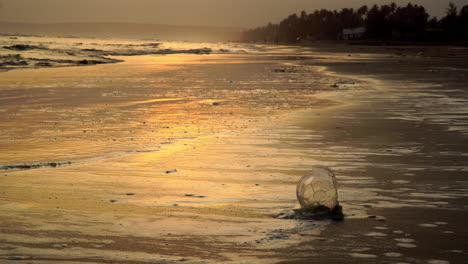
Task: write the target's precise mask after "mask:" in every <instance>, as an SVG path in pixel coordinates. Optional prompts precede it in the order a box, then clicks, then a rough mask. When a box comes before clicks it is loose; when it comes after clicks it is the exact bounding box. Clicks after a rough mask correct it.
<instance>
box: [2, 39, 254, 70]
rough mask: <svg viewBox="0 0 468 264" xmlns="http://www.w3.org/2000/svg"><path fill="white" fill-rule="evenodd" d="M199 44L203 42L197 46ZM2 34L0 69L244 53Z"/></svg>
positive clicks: (180, 45)
mask: <svg viewBox="0 0 468 264" xmlns="http://www.w3.org/2000/svg"><path fill="white" fill-rule="evenodd" d="M197 45H200V46H201V45H203V46H201V47H200V46H199V47H196V46H197ZM227 46H228V45H226V44H212V43H209V44H208V43H206V46H205V44H202V43H198V44H197V43H160V42H148V41H138V40H134V41H133V40H115V41H113V40H100V39H78V38H77V39H70V38H46V37H26V36H17V37H16V36H15V37H12V36H0V70H3V71H5V70H11V69H17V68H41V67H63V66H83V65H95V64H104V63H116V62H121V61H122V60H121V59H116V58H113V57H119V56H140V55H171V54H198V55H207V54H226V53H229V54H236V53H237V54H243V53H246V51H245V50H239V49H238V48H237V47H236V45H231V46H230V47H232V48H233V50H230V49H227V48H226V47H227Z"/></svg>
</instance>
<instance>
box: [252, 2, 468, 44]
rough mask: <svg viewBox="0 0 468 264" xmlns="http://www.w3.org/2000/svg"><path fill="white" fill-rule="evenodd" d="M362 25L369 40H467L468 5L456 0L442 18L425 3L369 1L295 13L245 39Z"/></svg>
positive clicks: (279, 38) (295, 37)
mask: <svg viewBox="0 0 468 264" xmlns="http://www.w3.org/2000/svg"><path fill="white" fill-rule="evenodd" d="M356 28H362V29H363V30H364V31H365V33H363V34H362V36H360V37H361V38H362V39H369V40H400V41H434V42H446V41H467V40H468V5H465V6H464V7H462V8H461V9H460V10H458V8H457V6H455V5H454V4H453V3H450V4H449V6H448V7H447V9H446V12H445V16H444V17H443V18H441V19H437V18H436V17H432V18H430V16H429V14H428V13H427V11H426V9H425V8H424V7H423V6H422V5H417V4H411V3H408V4H407V5H406V6H398V5H397V4H395V3H391V4H388V5H381V6H378V5H373V6H372V7H370V8H369V7H368V6H366V5H364V6H362V7H360V8H357V9H354V8H343V9H341V10H340V11H338V10H334V11H330V10H327V9H321V10H315V11H314V12H312V13H310V14H307V13H306V12H305V11H302V12H301V13H300V14H299V15H297V14H292V15H290V16H288V17H287V18H286V19H283V20H282V21H281V22H280V23H279V24H272V23H269V24H268V25H266V26H263V27H258V28H255V29H251V30H248V31H246V32H244V34H243V40H244V41H256V42H287V43H295V42H301V41H306V40H338V39H343V30H344V29H356Z"/></svg>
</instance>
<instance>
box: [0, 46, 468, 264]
mask: <svg viewBox="0 0 468 264" xmlns="http://www.w3.org/2000/svg"><path fill="white" fill-rule="evenodd" d="M202 47H203V46H201V48H202ZM248 48H249V47H248V46H246V47H245V49H248ZM251 48H252V47H251ZM218 49H220V48H219V47H218ZM238 49H239V50H241V49H243V47H238ZM109 58H111V59H115V60H117V61H123V62H119V63H111V64H99V65H88V66H72V67H45V68H42V67H40V68H26V69H13V70H9V71H4V72H0V91H1V93H0V113H1V115H0V120H1V122H0V149H1V151H0V168H1V169H2V171H1V174H0V212H1V215H0V260H1V263H431V264H444V263H463V262H465V261H466V259H467V255H468V248H467V246H466V244H467V243H466V241H467V235H468V232H467V230H466V225H465V220H464V217H466V216H467V210H468V209H467V207H466V202H467V190H468V181H467V180H466V176H467V171H468V167H467V166H466V160H467V156H468V144H467V143H466V142H468V141H467V139H466V138H467V135H468V124H467V122H468V104H467V103H468V90H467V87H466V84H467V83H468V66H467V65H466V63H465V62H466V59H467V58H468V51H467V49H464V48H457V47H364V46H345V45H317V46H312V47H299V46H296V47H294V46H274V45H257V46H256V47H255V48H252V49H251V50H249V51H248V52H232V53H224V52H218V53H212V54H169V55H162V54H151V55H139V56H110V57H109ZM67 66H69V65H67ZM314 165H322V166H327V167H329V168H331V169H332V170H333V171H334V172H335V174H336V176H337V180H338V184H339V199H340V203H341V204H342V206H343V210H344V214H345V220H344V221H340V222H334V221H331V220H324V221H314V220H299V219H283V217H282V215H284V212H288V211H291V209H293V208H296V207H298V203H297V200H296V197H295V188H296V183H297V181H298V180H299V178H300V177H301V176H303V175H304V174H306V173H307V172H308V171H309V170H310V168H311V167H312V166H314Z"/></svg>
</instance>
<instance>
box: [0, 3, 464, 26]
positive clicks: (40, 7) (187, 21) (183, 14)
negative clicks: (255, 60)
mask: <svg viewBox="0 0 468 264" xmlns="http://www.w3.org/2000/svg"><path fill="white" fill-rule="evenodd" d="M390 2H391V0H0V3H2V4H1V7H0V21H12V22H13V21H14V22H41V23H48V22H136V23H155V24H173V25H210V26H234V27H254V26H259V25H264V24H266V23H268V22H270V21H271V22H279V20H281V19H282V18H284V17H286V16H287V15H289V14H292V13H295V12H300V11H301V10H306V11H313V10H315V9H320V8H327V9H340V8H343V7H359V6H361V5H363V4H368V5H372V4H375V3H377V4H385V3H387V4H388V3H390ZM393 2H396V3H397V4H400V5H406V4H407V3H408V0H404V1H400V0H393ZM411 2H412V3H414V4H422V5H424V6H425V7H426V8H427V9H428V11H429V13H430V14H431V15H435V16H438V17H440V16H442V15H443V13H444V11H445V8H446V7H447V6H448V3H449V2H450V1H449V0H413V1H411ZM452 2H454V3H455V4H457V5H458V6H459V7H461V6H463V5H466V4H468V0H452Z"/></svg>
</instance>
